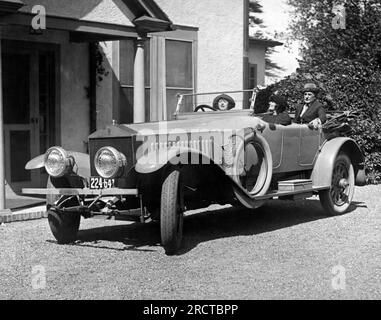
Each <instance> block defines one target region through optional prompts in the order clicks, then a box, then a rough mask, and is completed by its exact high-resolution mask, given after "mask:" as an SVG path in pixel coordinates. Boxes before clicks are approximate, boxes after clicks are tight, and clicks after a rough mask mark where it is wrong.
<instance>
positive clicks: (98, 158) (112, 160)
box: [94, 147, 127, 179]
mask: <svg viewBox="0 0 381 320" xmlns="http://www.w3.org/2000/svg"><path fill="white" fill-rule="evenodd" d="M126 164H127V161H126V157H125V155H124V154H123V153H121V152H119V151H118V150H116V149H115V148H113V147H103V148H100V149H99V150H98V151H97V153H96V154H95V158H94V165H95V169H96V170H97V172H98V174H99V175H100V176H101V177H102V178H105V179H111V178H116V177H118V176H120V175H121V174H122V173H123V169H124V167H125V166H126Z"/></svg>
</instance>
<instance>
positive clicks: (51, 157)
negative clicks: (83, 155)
mask: <svg viewBox="0 0 381 320" xmlns="http://www.w3.org/2000/svg"><path fill="white" fill-rule="evenodd" d="M44 164H45V169H46V172H47V173H48V174H49V175H50V176H52V177H54V178H59V177H62V176H64V175H65V174H66V173H67V172H69V170H70V169H71V168H72V166H73V163H72V161H71V158H70V157H69V155H68V154H67V152H66V151H65V150H64V149H62V148H60V147H52V148H49V149H48V151H46V152H45V157H44Z"/></svg>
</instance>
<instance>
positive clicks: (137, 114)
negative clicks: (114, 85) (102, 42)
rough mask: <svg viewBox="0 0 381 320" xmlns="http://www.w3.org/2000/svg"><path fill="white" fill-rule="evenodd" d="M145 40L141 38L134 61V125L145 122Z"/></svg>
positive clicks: (138, 41)
mask: <svg viewBox="0 0 381 320" xmlns="http://www.w3.org/2000/svg"><path fill="white" fill-rule="evenodd" d="M144 40H145V39H144V38H143V37H139V38H138V40H137V48H136V54H135V61H134V123H137V122H144V121H145V116H144V115H145V101H144Z"/></svg>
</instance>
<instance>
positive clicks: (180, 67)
mask: <svg viewBox="0 0 381 320" xmlns="http://www.w3.org/2000/svg"><path fill="white" fill-rule="evenodd" d="M165 66H166V67H165V71H166V97H167V99H166V100H167V103H166V106H167V110H166V114H167V119H171V118H172V115H173V113H174V112H175V110H176V105H177V93H192V92H193V83H194V81H193V55H192V42H186V41H178V40H166V42H165ZM184 111H192V106H191V105H190V104H189V105H188V106H185V109H184Z"/></svg>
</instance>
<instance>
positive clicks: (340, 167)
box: [319, 153, 355, 216]
mask: <svg viewBox="0 0 381 320" xmlns="http://www.w3.org/2000/svg"><path fill="white" fill-rule="evenodd" d="M354 188H355V174H354V169H353V165H352V162H351V160H350V158H349V157H348V156H347V155H346V154H344V153H340V154H339V155H338V156H337V157H336V160H335V164H334V166H333V172H332V180H331V187H330V189H327V190H321V191H319V198H320V202H321V204H322V206H323V208H324V210H325V211H326V212H327V214H329V215H331V216H334V215H339V214H343V213H344V212H345V211H347V209H348V207H349V206H350V204H351V201H352V198H353V194H354Z"/></svg>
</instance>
